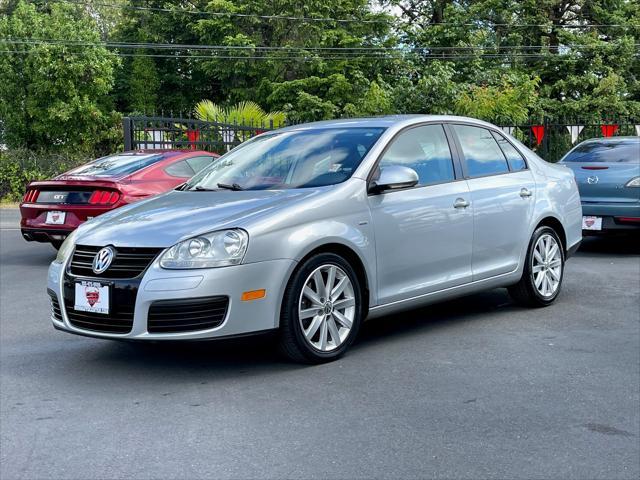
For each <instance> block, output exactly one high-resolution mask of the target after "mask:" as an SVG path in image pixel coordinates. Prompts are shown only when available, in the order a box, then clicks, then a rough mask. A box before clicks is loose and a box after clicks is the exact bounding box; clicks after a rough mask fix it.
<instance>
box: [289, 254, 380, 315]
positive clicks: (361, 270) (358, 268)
mask: <svg viewBox="0 0 640 480" xmlns="http://www.w3.org/2000/svg"><path fill="white" fill-rule="evenodd" d="M320 253H334V254H336V255H340V256H341V257H343V258H344V259H345V260H347V261H348V262H349V264H350V265H351V266H352V267H353V269H354V270H355V272H356V275H357V276H358V280H359V282H360V285H361V288H362V306H363V310H364V311H363V316H362V318H363V319H364V318H366V317H367V314H368V312H369V301H370V298H371V282H370V279H369V274H368V273H367V269H366V267H365V264H364V261H363V260H362V258H361V257H360V255H358V253H357V252H356V251H355V250H354V249H353V248H351V247H350V246H348V245H345V244H344V243H338V242H330V243H323V244H321V245H317V246H315V247H314V248H313V249H311V250H309V251H308V252H306V253H305V254H304V256H303V257H302V258H301V259H300V260H299V261H298V264H297V265H296V268H295V269H294V270H293V271H292V272H291V274H290V276H289V279H291V277H292V276H293V274H294V273H295V271H296V270H297V269H298V268H300V266H301V265H303V264H304V263H305V262H306V261H307V260H308V259H309V258H311V257H313V256H315V255H318V254H320Z"/></svg>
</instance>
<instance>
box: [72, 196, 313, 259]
mask: <svg viewBox="0 0 640 480" xmlns="http://www.w3.org/2000/svg"><path fill="white" fill-rule="evenodd" d="M318 193H320V189H297V190H277V191H273V190H258V191H251V190H249V191H240V192H235V191H226V190H225V191H214V192H181V191H172V192H169V193H166V194H163V195H160V196H158V197H154V198H151V199H148V200H143V201H142V202H139V203H134V204H132V205H128V206H125V207H122V208H119V209H116V210H114V211H113V212H110V213H106V214H104V215H101V216H99V217H97V218H96V219H94V220H91V221H90V222H87V223H85V224H84V225H82V226H81V227H80V229H79V230H80V231H79V232H78V237H77V239H76V243H78V244H80V245H93V246H103V245H116V246H124V247H127V246H131V247H169V246H171V245H173V244H175V243H177V242H179V241H181V240H184V239H187V238H190V237H193V236H195V235H199V234H201V233H206V232H210V231H213V230H219V229H223V228H233V227H245V228H246V227H247V226H248V225H249V224H250V223H252V222H257V221H260V219H261V218H263V217H264V216H266V215H268V214H270V213H271V212H272V211H273V210H276V209H281V208H283V207H284V206H285V205H290V204H292V203H294V202H295V203H297V202H299V201H301V200H304V199H306V198H310V197H313V196H316V195H317V194H318Z"/></svg>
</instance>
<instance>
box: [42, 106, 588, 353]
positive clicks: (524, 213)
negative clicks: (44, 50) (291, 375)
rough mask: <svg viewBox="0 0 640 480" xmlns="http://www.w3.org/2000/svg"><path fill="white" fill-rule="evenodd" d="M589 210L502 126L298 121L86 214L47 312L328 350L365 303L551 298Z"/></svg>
mask: <svg viewBox="0 0 640 480" xmlns="http://www.w3.org/2000/svg"><path fill="white" fill-rule="evenodd" d="M581 221H582V212H581V206H580V197H579V195H578V189H577V187H576V183H575V180H574V176H573V173H572V172H571V171H570V170H569V169H567V168H565V167H561V166H556V165H551V164H548V163H545V162H544V161H543V160H541V159H540V158H539V157H538V156H536V155H535V154H534V153H533V152H531V151H530V150H528V149H527V148H526V147H524V146H523V145H522V144H520V143H519V142H518V141H517V140H515V139H513V138H512V137H510V136H509V135H505V134H504V133H503V132H502V131H501V130H499V129H498V128H497V127H495V126H493V125H491V124H488V123H485V122H481V121H478V120H474V119H470V118H461V117H452V116H392V117H382V118H368V119H350V120H335V121H326V122H318V123H311V124H306V125H297V126H293V127H289V128H284V129H281V130H277V131H273V132H268V133H265V134H262V135H260V136H258V137H255V138H254V139H252V140H250V141H248V142H246V143H244V144H242V145H240V146H239V147H237V148H235V149H234V150H232V151H231V152H229V153H227V154H226V155H224V156H223V157H221V158H220V159H219V161H217V162H215V163H214V164H213V165H211V166H210V167H209V168H207V169H205V170H204V171H202V172H201V173H200V174H198V175H196V176H195V177H194V178H192V179H191V180H190V181H189V182H188V183H186V184H184V185H182V186H181V187H179V188H178V189H176V190H174V191H172V192H169V193H167V194H164V195H161V196H159V197H155V198H153V199H149V200H145V201H142V202H139V203H137V204H133V205H129V206H126V207H124V208H121V209H118V210H115V211H114V212H112V213H108V214H105V215H103V216H100V217H98V218H96V219H94V220H92V221H90V222H88V223H86V224H85V225H83V226H81V227H80V228H79V229H78V230H77V231H76V232H74V233H73V234H72V235H70V236H69V238H68V239H67V240H66V241H65V243H64V245H63V246H62V248H61V249H60V251H59V254H58V256H57V258H56V260H55V261H54V262H53V263H52V264H51V267H50V269H49V280H48V293H49V295H50V296H51V301H52V322H53V325H54V326H55V328H57V329H60V330H65V331H67V332H71V333H76V334H82V335H90V336H93V337H99V338H105V339H128V340H181V339H183V340H193V339H209V338H219V337H228V336H235V335H244V334H248V333H256V332H262V331H267V330H274V329H277V330H278V331H279V332H278V333H279V338H280V345H281V348H282V350H283V351H284V352H285V353H286V354H287V355H288V356H289V357H291V358H292V359H295V360H297V361H304V362H323V361H328V360H331V359H334V358H336V357H338V356H339V355H341V354H343V353H344V352H345V350H347V348H348V347H349V345H351V344H352V342H353V341H354V338H355V337H356V335H357V333H358V329H359V327H360V325H361V323H362V321H363V320H364V319H365V318H367V317H369V318H371V317H374V316H380V315H385V314H389V313H392V312H398V311H400V310H403V309H408V308H413V307H416V306H419V305H425V304H428V303H430V302H435V301H439V300H443V299H446V298H451V297H455V296H460V295H466V294H469V293H472V292H476V291H478V290H485V289H490V288H496V287H509V291H510V292H511V295H512V296H513V297H514V298H515V299H516V300H517V301H518V302H520V303H523V304H526V305H529V306H534V307H535V306H538V307H539V306H545V305H549V304H550V303H552V302H553V301H554V300H555V299H556V297H557V296H558V293H559V292H560V287H561V284H562V277H563V268H564V262H565V260H566V258H567V257H569V256H570V255H571V253H572V252H574V251H575V250H576V249H577V247H578V245H579V243H580V241H581Z"/></svg>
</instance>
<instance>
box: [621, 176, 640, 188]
mask: <svg viewBox="0 0 640 480" xmlns="http://www.w3.org/2000/svg"><path fill="white" fill-rule="evenodd" d="M625 187H640V177H636V178H632V179H631V180H629V181H628V182H627V183H626V185H625Z"/></svg>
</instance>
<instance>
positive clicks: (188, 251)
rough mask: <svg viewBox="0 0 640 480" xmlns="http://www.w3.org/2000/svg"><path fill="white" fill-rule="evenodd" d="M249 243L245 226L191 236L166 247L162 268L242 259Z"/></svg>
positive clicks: (214, 264)
mask: <svg viewBox="0 0 640 480" xmlns="http://www.w3.org/2000/svg"><path fill="white" fill-rule="evenodd" d="M248 244H249V235H248V234H247V232H245V231H244V230H240V229H233V230H219V231H217V232H211V233H206V234H204V235H200V236H198V237H194V238H189V239H188V240H184V241H182V242H180V243H176V244H175V245H174V246H173V247H171V248H170V249H168V250H167V251H165V252H164V253H163V254H162V256H161V257H160V266H161V267H162V268H171V269H184V268H211V267H226V266H229V265H238V264H239V263H242V259H243V258H244V254H245V252H246V251H247V245H248Z"/></svg>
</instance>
